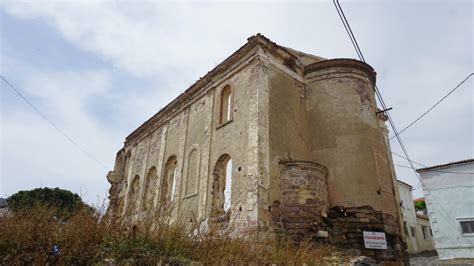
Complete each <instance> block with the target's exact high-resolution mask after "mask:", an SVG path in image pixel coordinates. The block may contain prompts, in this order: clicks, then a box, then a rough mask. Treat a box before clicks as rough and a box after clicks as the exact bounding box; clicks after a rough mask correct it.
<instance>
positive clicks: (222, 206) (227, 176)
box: [211, 154, 233, 216]
mask: <svg viewBox="0 0 474 266" xmlns="http://www.w3.org/2000/svg"><path fill="white" fill-rule="evenodd" d="M232 172H233V168H232V160H231V158H230V156H229V155H228V154H224V155H222V156H221V157H219V159H218V160H217V162H216V166H215V167H214V172H213V182H212V192H211V194H212V195H211V199H212V201H211V216H220V215H223V214H225V213H226V212H227V211H228V210H230V208H231V206H232Z"/></svg>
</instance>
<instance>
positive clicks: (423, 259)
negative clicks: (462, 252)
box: [410, 251, 474, 266]
mask: <svg viewBox="0 0 474 266" xmlns="http://www.w3.org/2000/svg"><path fill="white" fill-rule="evenodd" d="M410 265H414V266H415V265H416V266H422V265H423V266H424V265H474V259H455V260H440V259H439V258H438V254H437V253H436V251H434V252H423V253H418V254H414V255H410Z"/></svg>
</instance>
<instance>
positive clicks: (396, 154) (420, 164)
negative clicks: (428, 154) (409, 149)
mask: <svg viewBox="0 0 474 266" xmlns="http://www.w3.org/2000/svg"><path fill="white" fill-rule="evenodd" d="M391 153H392V154H393V155H395V156H398V157H400V158H402V159H405V160H408V159H407V158H406V157H404V156H402V155H400V154H398V153H396V152H394V151H391ZM411 162H412V163H414V164H417V165H419V166H421V167H428V166H427V165H424V164H422V163H418V162H415V161H413V160H411Z"/></svg>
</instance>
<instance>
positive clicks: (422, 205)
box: [415, 200, 426, 211]
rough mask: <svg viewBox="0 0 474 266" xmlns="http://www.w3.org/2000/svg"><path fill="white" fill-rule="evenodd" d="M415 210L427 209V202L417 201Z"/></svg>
mask: <svg viewBox="0 0 474 266" xmlns="http://www.w3.org/2000/svg"><path fill="white" fill-rule="evenodd" d="M415 210H417V211H425V210H426V203H425V201H421V200H420V201H416V202H415Z"/></svg>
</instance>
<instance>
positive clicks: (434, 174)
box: [417, 159, 474, 259]
mask: <svg viewBox="0 0 474 266" xmlns="http://www.w3.org/2000/svg"><path fill="white" fill-rule="evenodd" d="M417 172H418V173H420V175H421V181H422V185H423V190H424V193H425V202H426V207H427V209H428V215H429V218H430V222H431V227H432V230H433V235H434V239H435V245H436V250H437V251H438V255H439V258H440V259H454V258H474V159H469V160H464V161H458V162H452V163H448V164H443V165H437V166H432V167H427V168H423V169H418V170H417Z"/></svg>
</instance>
